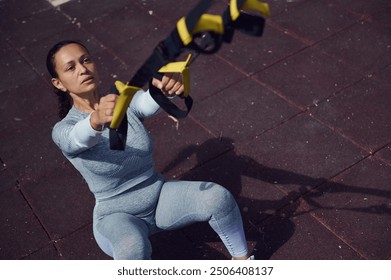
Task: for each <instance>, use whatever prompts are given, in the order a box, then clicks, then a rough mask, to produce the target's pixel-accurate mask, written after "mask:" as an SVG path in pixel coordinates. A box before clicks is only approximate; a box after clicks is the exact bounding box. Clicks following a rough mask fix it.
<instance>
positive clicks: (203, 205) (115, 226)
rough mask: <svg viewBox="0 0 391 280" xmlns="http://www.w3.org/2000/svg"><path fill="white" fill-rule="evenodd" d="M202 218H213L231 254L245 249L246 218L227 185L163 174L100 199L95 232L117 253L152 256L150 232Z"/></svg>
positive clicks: (110, 251) (212, 223)
mask: <svg viewBox="0 0 391 280" xmlns="http://www.w3.org/2000/svg"><path fill="white" fill-rule="evenodd" d="M202 221H207V222H209V224H210V226H211V227H212V228H213V230H214V231H215V232H216V233H217V234H218V235H219V236H220V238H221V240H222V241H223V243H224V245H225V246H226V248H227V250H228V251H229V253H230V254H231V256H233V257H241V256H245V255H246V254H247V244H246V240H245V237H244V231H243V223H242V218H241V215H240V211H239V208H238V206H237V204H236V202H235V200H234V198H233V196H232V195H231V193H230V192H229V191H227V190H226V189H225V188H223V187H222V186H220V185H217V184H214V183H209V182H192V181H164V179H163V178H162V177H161V176H160V175H159V174H156V175H154V176H152V177H151V178H150V179H148V180H147V181H145V182H143V183H141V184H140V185H138V186H136V187H133V188H131V189H130V190H128V191H127V192H125V193H122V194H120V195H118V196H115V197H113V198H110V199H106V200H101V201H97V203H96V206H95V209H94V236H95V239H96V241H97V243H98V245H99V246H100V248H101V249H102V250H103V251H104V252H105V253H106V254H108V255H109V256H111V257H113V258H114V259H150V258H151V254H152V248H151V243H150V241H149V238H148V237H149V236H150V235H151V234H153V233H156V232H158V231H161V230H174V229H178V228H181V227H184V226H186V225H189V224H191V223H194V222H202Z"/></svg>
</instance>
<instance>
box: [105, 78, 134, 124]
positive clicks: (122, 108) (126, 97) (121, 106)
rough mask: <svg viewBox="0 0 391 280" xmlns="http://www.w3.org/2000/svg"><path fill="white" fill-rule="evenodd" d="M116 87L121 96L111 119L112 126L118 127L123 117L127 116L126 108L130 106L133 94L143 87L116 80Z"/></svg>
mask: <svg viewBox="0 0 391 280" xmlns="http://www.w3.org/2000/svg"><path fill="white" fill-rule="evenodd" d="M114 84H115V87H116V88H117V90H118V92H119V98H118V100H117V104H116V105H115V108H114V114H113V119H112V120H111V124H110V128H114V129H115V128H118V127H119V125H120V124H121V121H122V119H123V118H124V116H125V113H126V109H127V108H128V107H129V104H130V101H132V98H133V96H134V95H135V93H136V92H137V91H139V90H140V89H141V88H139V87H134V86H131V85H128V84H124V83H122V82H121V81H115V83H114Z"/></svg>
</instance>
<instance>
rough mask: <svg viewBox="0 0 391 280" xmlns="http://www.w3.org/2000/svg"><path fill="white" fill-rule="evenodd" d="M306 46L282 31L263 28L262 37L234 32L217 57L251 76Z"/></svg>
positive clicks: (268, 27)
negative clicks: (229, 41) (229, 42)
mask: <svg viewBox="0 0 391 280" xmlns="http://www.w3.org/2000/svg"><path fill="white" fill-rule="evenodd" d="M305 47H306V45H305V44H304V43H302V42H300V41H298V40H296V39H294V38H293V37H291V36H290V35H288V34H286V33H284V32H283V31H280V30H277V29H275V28H273V27H271V26H270V25H266V26H265V30H264V34H263V36H262V37H260V38H259V37H257V38H254V37H251V36H248V35H245V34H243V33H240V32H236V33H235V35H234V38H233V40H232V43H231V44H225V45H223V47H222V48H221V50H220V52H219V53H218V55H219V56H220V57H222V58H223V59H225V60H227V61H228V62H229V63H230V64H232V65H233V66H235V67H237V68H238V69H241V71H244V72H245V73H247V74H253V73H256V72H258V71H261V70H262V69H265V68H266V67H268V66H270V65H272V64H273V63H276V62H277V61H279V60H281V59H283V58H285V57H286V56H289V55H292V54H294V53H296V52H298V51H299V50H301V49H303V48H305Z"/></svg>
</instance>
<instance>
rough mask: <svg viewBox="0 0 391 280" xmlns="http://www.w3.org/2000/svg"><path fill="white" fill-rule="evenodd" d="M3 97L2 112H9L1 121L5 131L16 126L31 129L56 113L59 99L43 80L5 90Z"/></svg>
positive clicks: (0, 124)
mask: <svg viewBox="0 0 391 280" xmlns="http://www.w3.org/2000/svg"><path fill="white" fill-rule="evenodd" d="M1 95H2V97H3V98H4V99H3V102H2V103H1V104H0V110H2V111H3V112H4V111H6V110H7V111H8V112H9V113H7V114H4V115H3V114H2V117H1V119H0V127H1V128H2V129H3V131H5V130H6V129H12V127H15V126H22V127H27V126H30V127H31V126H32V125H35V124H36V123H37V121H40V120H43V119H45V118H47V117H48V115H52V114H53V113H56V108H57V98H56V97H55V96H54V93H52V89H51V87H50V86H49V85H48V83H46V82H45V81H44V80H42V79H41V78H36V79H35V80H33V81H31V82H28V81H25V82H24V83H20V84H19V86H18V87H16V88H10V89H8V90H5V91H3V92H2V93H1ZM26 140H27V139H26Z"/></svg>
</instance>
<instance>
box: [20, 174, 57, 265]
mask: <svg viewBox="0 0 391 280" xmlns="http://www.w3.org/2000/svg"><path fill="white" fill-rule="evenodd" d="M17 189H18V191H19V193H20V194H21V195H22V197H23V199H24V201H25V202H26V203H27V205H28V207H29V209H30V210H31V211H32V213H33V215H34V217H35V219H37V221H38V223H39V225H40V226H41V228H42V229H43V231H44V232H45V234H46V237H47V238H48V240H49V242H48V243H49V244H53V245H54V247H55V249H56V252H57V253H58V254H59V255H61V252H60V250H59V248H58V247H57V246H55V240H54V239H53V238H52V237H51V235H50V233H49V231H48V229H47V228H46V226H45V225H44V223H43V221H42V220H41V218H40V217H39V215H38V214H37V213H36V212H35V210H34V207H33V205H32V204H31V203H30V201H29V200H28V199H27V196H26V194H25V193H24V191H23V189H22V187H21V185H20V182H19V180H18V181H17ZM42 248H44V247H42ZM42 248H39V249H42ZM29 255H31V253H30V254H28V255H27V256H29ZM24 257H26V256H24Z"/></svg>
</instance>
